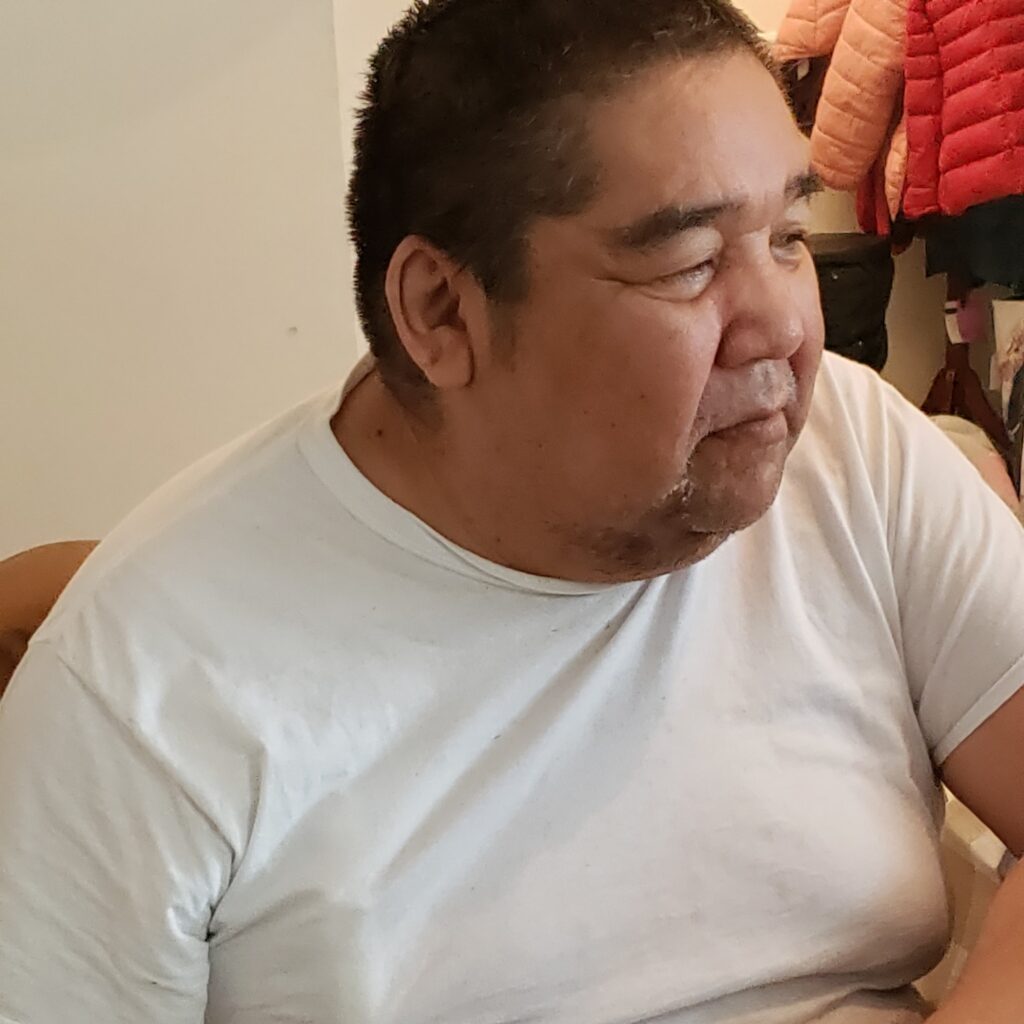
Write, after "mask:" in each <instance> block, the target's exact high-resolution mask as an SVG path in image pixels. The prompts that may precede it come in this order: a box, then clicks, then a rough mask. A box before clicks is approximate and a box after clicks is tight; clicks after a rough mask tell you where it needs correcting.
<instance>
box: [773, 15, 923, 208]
mask: <svg viewBox="0 0 1024 1024" xmlns="http://www.w3.org/2000/svg"><path fill="white" fill-rule="evenodd" d="M907 2H908V0H792V5H791V7H790V9H789V13H788V14H787V15H786V19H785V21H784V22H783V25H782V28H781V29H780V30H779V34H778V40H777V42H776V45H775V54H776V57H777V58H778V59H779V60H783V61H787V60H798V59H802V58H805V57H818V56H825V55H827V54H829V53H832V54H833V56H832V64H831V67H830V68H829V70H828V74H827V76H826V78H825V84H824V87H823V89H822V95H821V102H820V104H819V106H818V115H817V119H816V121H815V126H814V131H813V133H812V135H811V159H812V162H813V164H814V167H815V169H816V170H817V171H818V173H819V174H820V175H821V177H822V179H823V180H824V182H825V184H826V185H828V186H830V187H831V188H835V189H842V190H845V191H852V190H854V189H856V188H857V187H858V186H859V185H860V184H861V182H862V181H863V180H864V178H865V177H866V176H867V175H868V172H869V171H870V170H871V167H872V165H873V164H874V163H875V162H876V161H877V160H878V159H879V157H882V156H884V157H885V158H886V196H887V200H888V205H889V209H890V211H891V212H892V213H893V215H895V213H896V211H897V210H898V209H899V206H900V201H901V199H902V195H903V180H904V171H905V165H906V140H905V131H904V127H903V125H902V123H900V122H899V113H900V104H901V98H902V88H903V62H904V54H905V49H906V21H907Z"/></svg>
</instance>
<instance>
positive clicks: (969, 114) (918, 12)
mask: <svg viewBox="0 0 1024 1024" xmlns="http://www.w3.org/2000/svg"><path fill="white" fill-rule="evenodd" d="M906 78H907V84H906V113H907V141H908V143H909V156H908V162H907V188H906V193H905V195H904V200H903V207H904V211H905V212H906V214H907V216H908V217H921V216H924V215H925V214H927V213H946V214H959V213H963V211H964V210H966V209H967V208H968V207H970V206H976V205H977V204H978V203H984V202H987V201H988V200H990V199H1001V198H1003V197H1004V196H1009V195H1020V194H1024V0H909V4H908V11H907V61H906Z"/></svg>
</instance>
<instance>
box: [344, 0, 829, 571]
mask: <svg viewBox="0 0 1024 1024" xmlns="http://www.w3.org/2000/svg"><path fill="white" fill-rule="evenodd" d="M356 142H357V147H356V152H357V158H356V168H355V172H354V174H353V179H352V185H351V190H350V195H349V206H350V215H351V221H352V230H353V236H354V241H355V244H356V249H357V257H358V263H357V271H356V285H357V296H358V301H359V307H360V312H361V315H362V318H363V322H364V327H365V329H366V332H367V335H368V337H369V339H370V341H371V345H372V347H373V349H374V352H375V354H376V355H377V357H378V361H379V363H380V366H381V372H382V376H383V377H384V379H385V381H386V382H387V384H388V386H389V388H390V389H391V391H392V393H393V394H394V395H395V397H396V398H397V400H398V401H399V402H401V403H402V404H403V406H404V407H405V408H406V409H408V410H410V411H413V412H414V414H415V415H416V417H417V418H418V419H419V420H420V421H421V422H423V421H427V422H430V423H431V424H432V425H433V428H434V429H435V430H438V431H440V432H441V433H442V434H443V435H444V448H445V451H446V452H447V453H448V454H449V456H450V457H451V458H452V459H453V460H454V461H455V462H459V461H460V460H461V461H462V462H464V463H466V464H467V465H468V464H469V463H474V462H475V463H476V465H477V470H476V472H475V476H476V477H480V479H476V480H475V485H476V486H477V487H478V488H479V489H480V493H481V495H483V497H482V498H481V500H486V497H487V493H488V492H491V497H492V499H493V501H494V502H496V503H497V504H498V505H500V506H501V507H502V508H507V509H515V508H516V506H517V505H518V504H519V503H522V505H523V507H522V508H520V509H519V511H518V513H516V514H518V515H519V516H520V518H522V517H524V516H526V517H529V516H531V515H532V516H534V517H536V518H537V520H538V522H539V523H540V524H542V525H543V527H544V529H545V530H546V531H547V533H548V535H550V536H551V537H557V538H558V540H559V542H560V543H561V544H563V545H565V547H566V550H568V551H574V552H576V553H577V555H579V556H580V557H579V558H577V561H578V562H579V563H580V565H581V568H580V569H574V570H572V571H573V572H574V574H576V575H584V576H587V577H588V578H609V579H614V578H635V577H640V576H649V575H654V574H656V573H658V572H664V571H668V570H670V569H672V568H675V567H677V566H678V565H681V564H685V563H686V562H687V561H690V560H692V559H693V558H694V557H699V555H700V554H701V553H703V552H706V551H707V550H710V549H711V548H713V547H714V546H715V545H716V544H717V543H719V542H720V541H721V539H722V538H723V537H724V536H727V535H728V534H730V533H732V532H734V531H735V530H737V529H741V528H743V527H745V526H747V525H749V524H750V523H752V522H753V521H755V520H756V519H757V518H758V517H759V516H760V515H762V514H763V513H764V511H765V510H766V509H767V507H768V506H769V505H770V504H771V502H772V500H773V499H774V496H775V494H776V492H777V489H778V486H779V483H780V480H781V475H782V469H783V465H784V463H785V459H786V456H787V455H788V452H789V450H790V448H791V446H792V443H793V442H794V441H795V439H796V436H797V435H798V433H799V431H800V429H801V427H802V425H803V422H804V419H805V417H806V413H807V408H808V404H809V398H810V392H811V386H812V383H813V377H814V372H815V369H816V366H817V361H818V358H819V355H820V348H821V335H822V327H821V317H820V309H819V306H818V299H817V294H818V293H817V285H816V281H815V278H814V273H813V268H812V266H811V263H810V260H809V257H808V255H807V252H806V249H805V247H804V246H803V243H802V237H803V233H804V231H805V230H806V221H807V209H806V206H807V196H808V193H809V192H810V191H811V189H812V187H813V179H812V178H811V177H810V176H809V175H808V174H807V167H806V154H805V151H804V144H803V141H802V139H801V137H800V135H799V133H798V132H797V130H796V128H795V126H794V124H793V121H792V117H791V116H790V113H789V111H788V108H787V106H786V104H785V101H784V99H783V97H782V95H781V93H780V91H779V89H778V87H777V84H776V82H775V79H774V78H773V76H772V74H771V72H770V71H769V69H768V67H767V58H766V57H765V54H764V50H763V48H762V45H761V43H760V41H759V39H758V37H757V34H756V32H755V30H754V29H753V27H752V26H751V25H750V23H749V22H748V21H747V20H746V19H745V18H744V17H743V16H742V15H740V14H739V13H737V12H736V11H735V10H734V9H733V8H732V7H730V6H729V5H728V4H727V3H724V2H722V0H630V2H629V3H622V0H614V2H613V0H441V2H435V3H430V4H419V5H417V6H416V7H415V8H414V9H413V10H412V12H411V13H410V14H409V15H408V16H407V17H406V19H405V20H404V21H403V22H402V23H401V25H399V26H398V28H396V30H395V31H394V32H393V33H392V35H391V36H390V37H389V38H388V39H387V40H386V41H385V42H384V44H383V45H382V47H381V49H380V51H379V52H378V54H377V57H376V59H375V61H374V65H373V70H372V74H371V78H370V83H369V86H368V89H367V98H366V103H365V106H364V109H363V111H362V116H361V121H360V127H359V130H358V134H357V140H356ZM488 467H489V468H488ZM463 476H465V474H463ZM464 482H465V481H464ZM509 525H514V523H512V524H509ZM485 529H487V530H489V529H490V526H489V525H487V526H486V527H485ZM494 529H495V530H498V529H501V530H502V531H503V532H504V533H506V534H507V533H508V530H507V529H505V527H504V526H501V525H500V524H495V526H494ZM526 532H529V531H526ZM505 546H506V547H508V544H507V543H506V545H505ZM477 547H478V548H480V549H481V550H484V551H487V550H488V544H487V543H486V540H485V539H483V538H482V539H481V540H480V542H479V543H478V544H477ZM513 547H514V545H513ZM508 557H509V558H510V559H512V560H514V561H517V562H518V563H520V565H521V567H524V568H533V569H534V570H539V569H540V570H542V569H543V568H544V566H543V565H541V564H539V563H538V564H535V565H531V564H528V561H529V560H528V559H523V558H521V557H518V556H515V555H514V554H511V553H510V554H509V556H508ZM584 564H587V565H589V568H582V566H583V565H584Z"/></svg>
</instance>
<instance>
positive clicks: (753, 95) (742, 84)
mask: <svg viewBox="0 0 1024 1024" xmlns="http://www.w3.org/2000/svg"><path fill="white" fill-rule="evenodd" d="M588 138H589V145H590V150H591V157H592V159H594V160H595V161H596V163H597V165H598V167H599V168H600V176H599V180H600V188H599V191H598V195H597V197H596V199H595V202H594V204H593V205H592V207H591V209H590V211H588V219H595V221H597V222H601V221H604V222H607V223H609V224H612V223H622V222H627V221H628V220H629V219H631V218H632V217H635V216H638V215H641V214H643V213H644V212H645V211H647V210H651V209H657V208H658V207H659V206H668V205H684V206H690V205H713V204H715V203H717V202H729V203H739V204H740V205H742V206H744V207H748V208H749V211H750V212H751V213H752V214H754V213H758V212H760V211H762V210H763V209H764V208H765V207H766V206H781V205H783V204H784V203H785V202H786V201H787V196H786V189H787V184H789V183H790V182H792V180H793V178H794V176H796V175H799V174H800V173H801V172H803V171H806V168H807V159H808V157H807V143H806V140H805V139H804V138H803V136H802V135H801V134H800V132H799V130H798V129H797V127H796V124H795V122H794V120H793V117H792V115H791V113H790V111H789V108H788V106H787V104H786V101H785V99H784V98H783V96H782V93H781V92H780V90H779V88H778V86H777V84H776V83H775V81H774V79H773V78H772V76H771V74H770V73H769V72H768V71H767V69H766V68H764V67H763V66H762V65H761V64H760V62H759V61H758V60H757V58H756V57H754V56H753V55H752V54H750V53H747V52H735V53H728V54H723V55H713V56H709V57H701V58H697V59H690V60H683V61H673V62H671V63H666V64H662V65H658V66H656V67H654V68H650V69H647V70H646V71H644V72H643V73H641V74H640V75H638V76H637V77H636V78H635V79H633V80H631V81H630V82H629V83H628V84H626V85H625V86H623V87H622V88H621V89H619V90H618V91H616V92H614V93H612V94H611V95H610V96H608V97H607V98H605V99H603V100H600V101H597V102H595V103H594V104H593V105H592V106H591V108H590V110H589V115H588Z"/></svg>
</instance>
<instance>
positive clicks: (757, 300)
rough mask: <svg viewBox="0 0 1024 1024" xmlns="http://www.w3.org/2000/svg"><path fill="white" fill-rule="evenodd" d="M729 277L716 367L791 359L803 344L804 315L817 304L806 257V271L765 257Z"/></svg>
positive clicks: (735, 268)
mask: <svg viewBox="0 0 1024 1024" xmlns="http://www.w3.org/2000/svg"><path fill="white" fill-rule="evenodd" d="M729 273H730V279H729V281H728V282H727V283H728V288H727V292H726V299H725V301H726V309H725V310H724V313H725V316H724V318H723V319H724V329H723V331H722V339H721V342H720V343H719V348H718V354H717V357H716V362H717V363H718V365H719V366H723V367H726V368H735V367H741V366H746V365H748V364H750V363H755V362H758V361H761V360H788V359H790V358H791V357H792V356H793V355H795V353H796V352H797V350H798V349H799V348H800V347H801V346H802V345H803V344H804V341H805V339H806V334H807V315H806V314H807V310H808V309H809V308H810V304H813V303H815V302H817V301H818V298H817V294H818V293H817V281H816V278H815V277H814V271H813V266H812V265H811V264H810V257H807V261H806V265H799V266H793V265H792V264H788V265H787V264H780V263H778V262H777V261H776V260H775V259H773V258H772V257H771V256H770V255H769V256H766V257H765V258H763V259H761V260H758V261H757V262H756V263H745V264H742V265H737V266H734V267H731V268H730V271H729Z"/></svg>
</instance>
